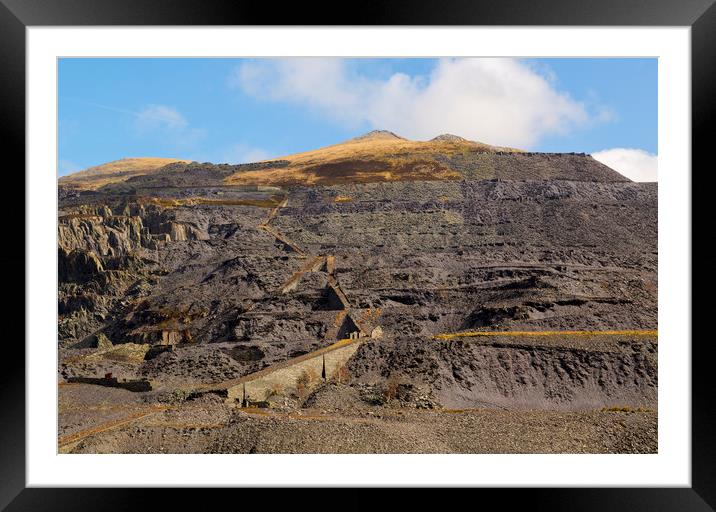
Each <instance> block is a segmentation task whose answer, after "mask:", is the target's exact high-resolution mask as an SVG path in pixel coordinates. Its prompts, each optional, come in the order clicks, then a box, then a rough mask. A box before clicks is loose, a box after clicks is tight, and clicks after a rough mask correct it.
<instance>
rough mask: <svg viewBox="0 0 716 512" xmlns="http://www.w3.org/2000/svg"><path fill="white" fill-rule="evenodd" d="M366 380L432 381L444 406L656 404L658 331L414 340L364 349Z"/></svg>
mask: <svg viewBox="0 0 716 512" xmlns="http://www.w3.org/2000/svg"><path fill="white" fill-rule="evenodd" d="M349 371H350V372H351V374H352V375H353V376H354V377H357V378H359V379H360V380H367V381H369V380H371V379H375V378H379V377H381V378H385V377H387V376H389V375H391V374H397V375H401V376H403V377H404V378H408V379H411V380H416V381H421V382H423V383H426V384H429V385H430V386H432V387H433V390H434V392H435V394H436V396H437V397H438V398H439V400H440V401H441V403H442V405H443V406H444V407H448V408H466V407H499V408H506V409H560V410H578V409H595V408H601V407H613V406H627V407H633V408H637V407H648V408H656V404H657V337H656V336H655V335H614V334H609V335H596V334H594V335H588V336H569V335H559V334H555V335H552V336H539V337H536V336H535V337H531V336H519V335H516V336H494V337H475V338H467V337H466V338H455V339H451V340H434V339H433V340H430V339H425V340H421V341H420V342H418V341H417V340H415V339H412V340H411V339H404V340H396V341H392V342H389V341H386V342H383V343H371V344H366V345H363V346H361V347H360V348H359V350H358V351H357V353H356V354H355V356H354V357H353V358H352V359H351V361H350V363H349Z"/></svg>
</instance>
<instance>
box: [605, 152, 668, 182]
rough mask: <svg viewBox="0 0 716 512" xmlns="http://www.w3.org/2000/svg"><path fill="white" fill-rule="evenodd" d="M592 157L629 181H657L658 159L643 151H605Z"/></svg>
mask: <svg viewBox="0 0 716 512" xmlns="http://www.w3.org/2000/svg"><path fill="white" fill-rule="evenodd" d="M592 157H594V159H595V160H598V161H599V162H602V163H603V164H604V165H606V166H608V167H611V168H612V169H614V170H615V171H617V172H618V173H619V174H622V175H623V176H626V177H627V178H629V179H630V180H633V181H657V167H658V165H657V163H658V157H657V156H656V155H652V154H651V153H647V152H646V151H644V150H643V149H631V148H614V149H605V150H604V151H598V152H596V153H593V154H592Z"/></svg>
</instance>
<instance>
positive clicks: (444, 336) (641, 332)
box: [433, 330, 658, 340]
mask: <svg viewBox="0 0 716 512" xmlns="http://www.w3.org/2000/svg"><path fill="white" fill-rule="evenodd" d="M657 334H658V331H656V330H622V331H467V332H453V333H445V334H436V335H435V336H433V339H437V340H450V339H455V338H475V337H496V336H510V337H514V336H519V337H530V336H650V337H653V336H657Z"/></svg>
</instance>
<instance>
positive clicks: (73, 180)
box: [58, 157, 188, 190]
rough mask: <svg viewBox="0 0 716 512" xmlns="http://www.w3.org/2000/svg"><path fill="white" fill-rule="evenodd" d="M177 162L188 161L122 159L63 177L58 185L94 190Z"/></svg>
mask: <svg viewBox="0 0 716 512" xmlns="http://www.w3.org/2000/svg"><path fill="white" fill-rule="evenodd" d="M177 162H188V160H179V159H177V158H155V157H139V158H122V159H120V160H114V161H112V162H107V163H106V164H102V165H97V166H95V167H89V168H88V169H85V170H83V171H78V172H75V173H73V174H70V175H67V176H63V177H61V178H60V179H59V180H58V183H59V184H60V185H61V186H65V187H73V188H77V189H82V190H95V189H97V188H99V187H102V186H104V185H108V184H110V183H119V182H122V181H126V180H128V179H129V178H131V177H133V176H142V175H146V174H151V173H153V172H156V171H157V170H159V169H161V168H163V167H165V166H166V165H168V164H172V163H177Z"/></svg>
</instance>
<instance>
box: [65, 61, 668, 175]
mask: <svg viewBox="0 0 716 512" xmlns="http://www.w3.org/2000/svg"><path fill="white" fill-rule="evenodd" d="M58 88H59V91H58V98H59V112H58V119H59V172H60V174H61V175H64V174H67V173H69V172H74V171H76V170H80V169H83V168H86V167H90V166H92V165H97V164H100V163H104V162H107V161H111V160H116V159H119V158H124V157H130V156H158V157H177V158H186V159H190V160H198V161H212V162H217V163H218V162H230V163H239V162H245V161H252V160H260V159H265V158H270V157H275V156H281V155H284V154H290V153H294V152H298V151H305V150H309V149H314V148H317V147H320V146H325V145H329V144H334V143H337V142H340V141H342V140H345V139H348V138H351V137H354V136H356V135H359V134H362V133H364V132H367V131H370V130H372V129H388V130H391V131H394V132H396V133H398V134H399V135H402V136H405V137H407V138H411V139H417V140H427V139H429V138H431V137H433V136H436V135H439V134H440V133H446V132H448V133H454V134H456V135H461V136H463V137H466V138H469V139H472V140H480V141H482V142H487V143H491V144H496V145H505V146H513V147H520V148H523V149H528V150H533V151H577V152H587V153H599V154H602V153H603V154H605V155H606V154H607V153H605V152H608V151H613V150H616V149H620V150H622V151H624V150H628V151H631V152H632V153H633V152H640V153H639V154H640V155H641V156H642V157H644V158H651V159H652V160H653V162H652V163H653V165H654V173H655V162H656V158H655V154H656V152H657V60H656V59H519V60H515V59H350V60H346V59H324V58H317V59H256V60H246V59H61V60H60V61H59V84H58ZM630 155H631V156H634V154H630ZM622 156H624V155H622ZM617 165H626V164H617ZM618 170H619V169H618ZM654 179H655V174H654Z"/></svg>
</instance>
